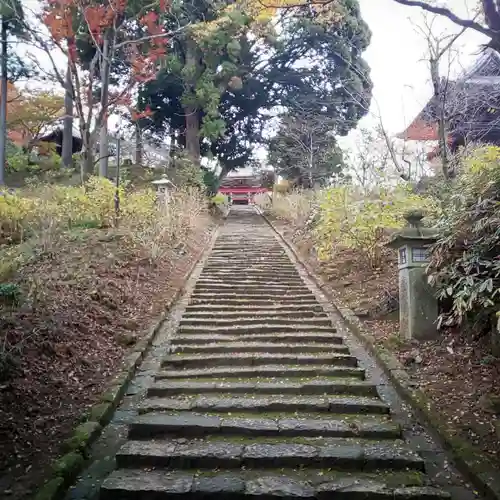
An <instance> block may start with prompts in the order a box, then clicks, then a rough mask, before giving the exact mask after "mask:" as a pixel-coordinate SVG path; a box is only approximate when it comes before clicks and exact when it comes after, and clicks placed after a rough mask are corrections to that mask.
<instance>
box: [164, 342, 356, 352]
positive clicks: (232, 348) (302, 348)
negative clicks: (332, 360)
mask: <svg viewBox="0 0 500 500" xmlns="http://www.w3.org/2000/svg"><path fill="white" fill-rule="evenodd" d="M172 347H173V351H174V352H182V353H197V354H201V353H207V354H211V353H228V352H230V353H235V352H259V353H280V354H291V353H301V354H306V353H327V352H337V353H344V354H347V353H348V352H349V348H348V347H347V346H345V345H340V344H339V345H330V344H305V343H300V344H278V343H274V344H273V343H264V342H217V343H210V344H190V345H189V344H176V345H175V346H172Z"/></svg>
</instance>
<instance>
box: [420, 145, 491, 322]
mask: <svg viewBox="0 0 500 500" xmlns="http://www.w3.org/2000/svg"><path fill="white" fill-rule="evenodd" d="M453 192H454V194H453V196H451V198H450V200H449V202H448V206H446V207H445V209H444V210H443V212H442V215H441V217H440V219H439V220H438V224H437V226H438V228H439V229H440V231H441V237H440V239H439V241H438V242H437V243H436V244H435V245H434V247H433V249H432V253H431V263H430V266H429V281H430V283H431V284H433V285H435V286H436V287H437V290H438V296H439V298H440V299H442V300H446V299H447V300H451V302H452V306H451V311H449V312H447V313H446V314H443V315H442V316H441V317H440V322H441V324H445V325H453V324H461V323H463V322H464V321H465V320H468V321H469V322H472V323H473V324H474V325H475V326H476V327H478V326H479V327H480V328H483V327H486V328H488V329H489V328H491V327H493V325H494V324H495V323H496V313H497V311H499V310H500V258H499V256H500V148H499V147H494V146H487V147H482V148H479V149H477V150H475V151H473V152H472V153H471V154H470V155H469V156H468V157H466V158H465V159H464V160H463V165H462V168H461V173H460V175H459V177H458V178H457V179H456V185H455V186H454V189H453Z"/></svg>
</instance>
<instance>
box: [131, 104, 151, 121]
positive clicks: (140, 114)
mask: <svg viewBox="0 0 500 500" xmlns="http://www.w3.org/2000/svg"><path fill="white" fill-rule="evenodd" d="M129 109H130V119H131V120H132V121H133V122H136V121H137V120H140V119H141V118H148V117H150V116H152V115H153V111H152V109H151V108H150V107H149V106H146V109H145V110H144V111H136V110H135V109H132V108H129Z"/></svg>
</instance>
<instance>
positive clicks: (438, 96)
mask: <svg viewBox="0 0 500 500" xmlns="http://www.w3.org/2000/svg"><path fill="white" fill-rule="evenodd" d="M429 63H430V67H431V80H432V87H433V89H434V99H435V101H436V102H437V103H439V109H438V116H437V126H438V141H439V153H440V157H441V169H442V171H443V175H444V178H445V179H449V177H450V172H449V165H448V163H449V162H448V144H447V142H446V121H445V111H446V110H445V105H446V99H445V95H444V89H442V88H441V79H440V78H439V60H438V59H435V58H431V59H430V61H429Z"/></svg>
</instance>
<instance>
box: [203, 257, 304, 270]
mask: <svg viewBox="0 0 500 500" xmlns="http://www.w3.org/2000/svg"><path fill="white" fill-rule="evenodd" d="M270 260H271V259H269V260H263V259H262V257H256V256H249V257H241V256H238V257H234V258H227V257H226V258H224V257H210V258H208V260H207V261H206V264H205V267H204V269H220V268H221V267H224V268H225V269H231V270H234V269H248V268H249V267H250V266H251V267H259V268H261V269H273V270H275V271H277V272H279V270H281V269H284V270H287V271H290V270H292V269H295V270H296V268H295V267H294V265H293V264H290V263H289V261H288V260H285V259H280V258H274V259H273V263H272V264H271V265H269V262H270Z"/></svg>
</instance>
